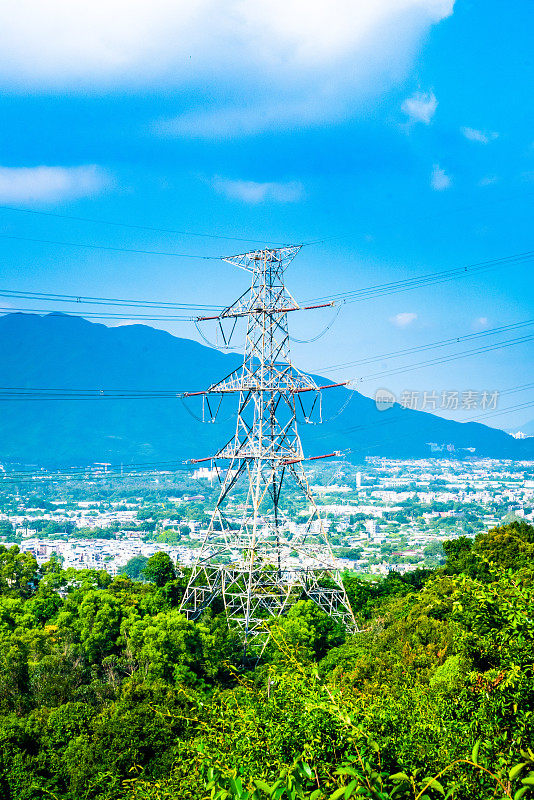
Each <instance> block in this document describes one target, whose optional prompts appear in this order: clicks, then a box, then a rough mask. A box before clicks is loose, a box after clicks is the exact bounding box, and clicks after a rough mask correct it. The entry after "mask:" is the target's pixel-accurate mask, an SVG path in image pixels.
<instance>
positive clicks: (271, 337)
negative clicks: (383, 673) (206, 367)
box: [181, 246, 355, 658]
mask: <svg viewBox="0 0 534 800" xmlns="http://www.w3.org/2000/svg"><path fill="white" fill-rule="evenodd" d="M299 250H300V246H288V247H282V248H279V249H264V250H256V251H253V252H249V253H244V254H241V255H237V256H233V257H229V258H225V259H224V260H225V261H228V262H229V263H231V264H234V265H236V266H238V267H240V268H242V269H244V270H246V271H248V272H249V273H250V274H251V277H252V280H251V287H250V289H249V290H248V291H246V292H245V293H244V294H243V295H242V296H241V297H240V298H239V299H238V300H237V301H236V302H235V303H234V304H233V305H231V306H229V307H227V308H226V309H224V311H223V312H222V313H221V314H220V315H219V316H218V317H203V318H199V320H203V319H216V320H217V321H218V324H222V321H223V320H229V323H227V324H230V325H231V326H232V330H233V329H234V327H235V324H236V322H237V320H238V318H240V317H244V318H246V324H247V331H246V340H245V351H244V358H243V364H242V366H241V367H240V368H239V369H237V370H235V371H234V372H232V373H231V374H230V375H228V376H227V377H226V378H224V379H223V380H221V381H219V382H218V383H215V384H213V385H212V386H210V387H209V389H208V390H207V391H206V392H201V393H196V392H195V393H191V394H204V395H208V396H209V395H212V394H215V395H219V397H220V398H222V396H223V395H226V394H228V393H235V394H237V395H238V396H239V405H238V411H237V424H236V431H235V435H234V436H233V437H232V438H231V439H230V441H229V442H227V443H226V444H225V445H224V446H223V447H222V448H221V449H220V450H219V451H218V452H217V453H216V454H215V455H214V456H211V457H208V458H202V459H194V460H193V461H194V463H198V462H200V461H211V460H213V462H214V463H215V464H218V462H219V460H225V462H226V463H227V464H228V469H227V471H226V472H225V473H223V474H224V477H223V478H221V488H220V493H219V497H218V500H217V504H216V507H215V510H214V512H213V515H212V517H211V521H210V524H209V527H208V530H207V532H206V534H205V536H204V539H203V542H202V546H201V549H200V550H199V554H198V557H197V559H196V562H195V565H194V567H193V570H192V574H191V577H190V579H189V582H188V585H187V588H186V590H185V593H184V597H183V601H182V604H181V610H182V611H183V613H185V614H186V615H187V617H188V618H189V619H196V618H198V617H199V616H200V614H201V613H202V612H203V610H204V609H206V608H207V607H208V606H209V605H210V604H211V603H212V602H213V601H214V600H215V599H216V598H221V599H222V601H223V603H224V607H225V609H226V614H227V618H228V621H229V623H234V624H236V625H237V626H238V628H239V629H240V631H241V635H242V638H243V643H244V655H245V657H248V658H250V657H251V656H252V657H253V658H254V657H259V655H261V652H262V650H263V648H264V647H265V644H266V643H267V640H268V636H269V634H268V627H267V625H266V624H265V623H266V619H268V618H269V617H278V616H281V615H283V614H284V613H285V612H287V610H288V609H289V608H290V607H291V605H292V604H293V603H295V602H296V601H297V600H299V599H301V598H310V599H312V600H313V601H314V602H315V603H316V604H317V605H318V606H319V607H320V608H321V609H323V610H324V611H326V612H327V613H328V614H330V615H331V616H332V617H334V618H336V619H338V620H340V621H341V622H343V623H344V624H345V625H346V626H348V627H350V628H353V627H354V625H355V623H354V616H353V613H352V610H351V608H350V605H349V602H348V600H347V596H346V593H345V590H344V588H343V584H342V582H341V578H340V575H339V572H338V570H337V569H336V566H335V559H334V556H333V554H332V550H331V547H330V544H329V542H328V537H327V534H326V531H325V528H324V525H323V522H322V520H321V517H320V514H319V510H318V508H317V505H316V504H315V501H314V499H313V497H312V494H311V492H310V487H309V485H308V481H307V478H306V474H305V471H304V469H303V466H302V461H303V460H304V453H303V450H302V445H301V441H300V438H299V435H298V431H297V401H298V402H300V403H301V405H302V398H301V397H300V396H301V395H302V394H303V393H306V392H313V393H315V394H314V395H312V398H314V400H313V403H312V405H313V404H314V403H315V402H316V401H317V398H318V396H319V391H320V389H321V388H327V387H319V386H317V384H316V383H315V381H314V380H313V379H312V378H311V377H310V376H308V375H305V374H303V373H302V372H300V371H299V370H297V369H296V368H295V367H294V366H293V365H292V364H291V360H290V347H289V332H288V321H287V315H288V313H289V312H292V311H297V310H299V309H300V306H299V305H298V304H297V303H296V301H295V300H294V298H293V297H292V296H291V294H290V293H289V292H288V290H287V289H286V287H285V284H284V272H285V269H286V267H287V266H288V265H289V263H290V262H291V261H292V260H293V258H294V257H295V255H296V254H297V253H298V251H299ZM336 385H337V384H336ZM330 455H337V453H335V454H330ZM240 479H241V481H244V482H245V484H247V485H248V488H247V493H246V500H245V502H244V504H243V506H242V514H241V520H240V524H239V527H238V528H236V527H235V524H234V525H232V523H231V522H229V521H228V519H227V517H226V514H225V506H226V503H227V499H228V497H229V495H230V494H231V492H232V489H234V487H236V484H237V482H238V481H240ZM289 481H291V483H292V484H293V486H294V487H296V488H297V489H298V490H299V491H300V492H302V494H303V496H304V498H305V499H306V502H307V505H308V511H307V517H308V518H307V523H306V524H305V525H303V526H301V528H300V530H297V531H296V532H294V533H293V536H292V538H291V535H289V536H288V535H284V533H283V532H282V528H283V526H284V524H286V525H287V520H285V519H284V515H283V513H282V512H281V511H280V509H279V501H280V497H281V492H282V487H283V485H287V483H288V482H289ZM292 551H293V555H294V553H295V551H296V552H297V553H298V556H299V566H295V565H294V563H289V562H290V561H292V562H294V561H295V559H294V558H293V559H292V560H291V559H290V556H289V554H290V553H291V552H292ZM288 560H289V561H288ZM221 562H225V563H221Z"/></svg>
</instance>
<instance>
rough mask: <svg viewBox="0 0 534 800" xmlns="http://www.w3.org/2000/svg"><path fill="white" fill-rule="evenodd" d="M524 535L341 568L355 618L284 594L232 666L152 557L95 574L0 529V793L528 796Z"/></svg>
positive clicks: (528, 556)
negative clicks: (424, 562)
mask: <svg viewBox="0 0 534 800" xmlns="http://www.w3.org/2000/svg"><path fill="white" fill-rule="evenodd" d="M533 548H534V528H532V527H531V526H529V525H527V524H525V523H513V524H511V525H507V526H503V527H500V528H496V529H494V530H493V531H490V532H489V533H487V534H479V535H478V536H477V537H476V539H475V540H470V539H458V540H452V541H450V542H448V543H446V544H445V553H446V555H447V562H446V564H445V565H444V566H443V567H440V568H438V569H436V570H434V571H431V570H424V571H423V570H418V571H416V572H413V573H408V574H407V575H405V576H401V575H399V574H396V573H390V575H389V576H388V577H387V578H385V579H383V580H381V581H377V582H369V581H364V580H361V579H359V578H356V577H354V576H347V577H346V587H347V591H348V593H349V595H350V598H351V602H352V603H353V607H354V610H355V612H356V614H357V617H358V621H359V625H360V628H361V632H359V633H357V634H354V635H349V636H347V635H346V634H345V632H344V631H343V630H341V629H340V628H339V627H338V626H337V625H336V624H334V623H333V622H332V620H331V619H330V618H329V617H326V616H325V615H324V614H323V613H322V612H321V611H320V610H319V609H318V608H317V607H316V606H315V605H314V604H313V603H312V602H311V601H306V600H302V601H300V602H299V603H298V604H297V605H296V606H294V607H293V608H292V609H291V611H290V612H289V613H288V615H287V617H285V618H284V619H282V620H280V621H279V622H278V623H276V624H275V625H273V626H272V637H271V641H270V644H269V646H268V648H267V650H266V651H265V653H264V657H263V659H262V661H261V663H260V664H259V665H258V666H257V667H256V668H255V669H248V670H244V669H243V668H242V666H241V648H240V645H239V641H238V639H237V637H236V636H235V634H234V633H233V632H232V631H228V629H227V626H226V623H225V620H224V618H223V617H222V615H218V614H217V613H210V614H206V615H205V617H204V618H203V619H202V620H201V621H199V622H196V623H193V622H188V621H187V620H186V619H185V618H184V616H183V615H182V614H180V613H179V610H178V608H179V604H180V598H181V596H182V591H183V582H184V576H182V575H180V574H179V573H178V574H177V573H176V572H175V570H174V568H173V566H172V564H170V563H169V561H168V560H166V559H165V558H162V556H161V555H158V556H157V557H156V556H154V557H152V559H149V562H148V563H147V564H143V565H142V569H143V575H144V577H145V578H146V579H147V580H144V581H133V580H132V579H131V578H130V577H128V576H126V575H124V576H119V577H117V578H115V579H114V580H112V579H111V578H110V576H109V575H107V573H105V572H93V571H84V572H74V571H72V570H67V571H63V570H62V569H61V566H60V564H59V563H57V561H51V562H49V563H48V564H46V565H45V566H44V567H42V568H38V566H37V563H36V562H35V560H34V559H33V557H32V556H31V555H28V554H24V553H22V552H19V550H18V548H16V547H12V548H10V549H6V548H4V547H0V797H1V798H5V800H15V798H16V800H45V798H50V797H52V798H56V800H82V798H83V800H93V799H94V800H119V798H121V800H166V799H167V798H176V800H182V798H184V799H185V800H187V799H188V798H189V799H190V800H193V799H194V800H200V798H209V797H211V798H219V799H220V800H224V799H225V798H228V800H229V799H230V798H234V799H236V800H252V799H253V798H254V800H260V798H266V797H272V798H275V800H283V798H289V799H292V798H308V800H321V799H322V798H331V800H338V798H341V797H343V798H346V800H348V799H349V798H351V797H369V798H378V799H379V798H382V800H388V799H393V798H397V799H398V800H402V799H403V798H412V800H414V799H415V798H416V799H417V800H424V799H425V798H426V800H432V799H433V798H438V797H442V796H447V797H449V798H456V800H486V799H487V798H488V799H489V798H491V797H495V798H499V799H500V798H505V797H510V798H514V797H515V798H516V800H519V798H521V797H528V796H530V793H531V792H532V789H531V787H534V773H533V767H534V765H533V761H534V753H533V752H532V751H531V750H529V747H530V746H531V742H532V732H533V724H534V682H533V660H534V659H533V656H534V647H533V645H534V626H533V620H532V609H533V607H534V580H533V579H534V570H533V567H532V555H533Z"/></svg>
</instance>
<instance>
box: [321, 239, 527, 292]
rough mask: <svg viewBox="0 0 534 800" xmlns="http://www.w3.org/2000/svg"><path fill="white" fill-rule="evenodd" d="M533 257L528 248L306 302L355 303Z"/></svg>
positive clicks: (520, 261)
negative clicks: (486, 259) (506, 254)
mask: <svg viewBox="0 0 534 800" xmlns="http://www.w3.org/2000/svg"><path fill="white" fill-rule="evenodd" d="M533 258H534V250H529V251H526V252H524V253H517V254H514V255H510V256H502V257H501V258H495V259H491V260H489V261H482V262H478V263H475V264H468V265H466V266H464V267H455V268H453V269H450V270H442V271H440V272H431V273H427V274H425V275H419V276H416V277H413V278H405V279H402V280H398V281H390V282H388V283H379V284H374V285H372V286H366V287H362V288H361V289H353V290H350V291H346V292H338V293H337V294H334V295H328V296H327V295H324V296H323V297H314V298H312V299H311V300H307V301H306V302H310V303H315V302H321V301H323V300H332V301H335V302H345V303H356V302H360V301H362V300H369V299H373V298H376V297H383V296H385V295H388V294H395V293H397V292H403V291H407V290H409V289H419V288H421V287H422V286H427V285H432V284H434V283H443V282H445V281H450V280H454V279H456V278H461V277H464V276H465V275H468V274H471V273H476V272H481V271H484V270H489V269H493V268H496V267H500V266H507V265H512V264H521V263H526V262H528V261H531V260H532V259H533Z"/></svg>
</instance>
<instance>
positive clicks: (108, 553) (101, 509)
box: [0, 458, 534, 576]
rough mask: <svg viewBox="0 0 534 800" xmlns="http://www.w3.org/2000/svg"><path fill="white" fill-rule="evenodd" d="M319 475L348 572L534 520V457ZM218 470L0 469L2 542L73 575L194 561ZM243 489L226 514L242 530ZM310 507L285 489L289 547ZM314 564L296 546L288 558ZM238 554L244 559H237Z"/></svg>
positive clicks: (408, 562) (415, 563)
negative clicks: (166, 560)
mask: <svg viewBox="0 0 534 800" xmlns="http://www.w3.org/2000/svg"><path fill="white" fill-rule="evenodd" d="M308 478H309V481H310V484H311V489H312V492H313V495H314V497H315V500H316V502H317V505H318V506H319V509H320V512H321V516H322V519H323V524H324V525H325V528H326V530H327V531H328V536H329V540H330V543H331V546H332V551H333V554H334V556H335V559H336V562H337V566H338V567H339V569H341V570H350V571H353V572H356V573H359V574H362V575H371V576H372V575H385V574H387V573H388V572H389V571H391V570H395V571H397V572H401V573H404V572H408V571H411V570H415V569H417V568H420V567H434V566H437V565H438V564H440V563H441V562H442V560H443V548H442V542H443V541H445V540H447V539H453V538H457V537H460V536H468V537H474V536H475V535H476V534H477V533H480V532H481V531H484V530H488V529H489V528H492V527H495V526H496V525H500V524H502V523H504V522H507V521H510V520H512V519H526V520H529V521H532V520H534V462H511V461H498V460H489V459H487V460H484V459H471V460H453V459H450V460H446V459H434V458H432V459H427V460H417V461H415V460H414V461H396V460H390V459H385V458H369V459H367V460H366V462H365V463H364V464H362V465H359V466H358V465H352V464H349V463H347V462H341V461H337V462H334V463H330V464H329V465H328V466H326V467H321V468H315V469H310V470H309V473H308ZM218 487H219V481H218V476H217V474H216V471H215V470H211V469H208V468H202V469H198V470H195V471H194V472H192V473H190V472H176V473H173V472H158V473H151V474H150V475H146V474H142V473H139V474H135V473H127V474H121V475H114V474H111V473H109V472H108V471H107V467H106V466H105V465H104V466H102V465H98V466H96V467H94V468H92V469H91V470H89V471H88V472H86V473H84V475H83V476H72V475H71V476H64V475H60V474H54V473H47V472H44V471H41V472H36V473H32V474H31V476H27V477H20V474H19V477H17V478H14V477H13V476H12V474H10V471H9V470H8V469H7V468H4V470H3V471H2V472H1V473H0V501H1V505H0V509H1V511H0V542H1V543H2V544H4V545H5V546H10V545H13V544H16V545H18V546H19V547H20V549H21V550H24V551H25V552H30V553H32V554H33V555H34V556H35V557H36V559H37V561H38V563H40V564H42V563H44V562H46V561H48V560H50V558H53V557H57V558H58V559H59V560H60V561H61V563H62V565H63V567H64V568H65V569H67V568H69V567H72V568H75V569H78V570H79V569H104V570H107V571H108V572H109V573H110V574H111V575H113V576H115V575H117V574H120V573H121V572H124V571H125V570H126V569H127V565H128V564H129V563H131V561H132V559H138V558H139V556H141V557H145V558H148V557H150V556H151V555H153V554H154V553H155V552H158V551H165V552H167V553H168V554H169V556H170V557H171V559H172V560H173V561H174V562H175V563H177V564H178V565H180V566H184V567H188V566H191V565H192V564H193V563H194V561H195V558H196V555H197V554H198V550H199V548H200V546H201V543H202V540H203V539H204V536H205V533H206V530H207V527H208V525H209V520H210V516H211V512H212V511H213V508H214V506H215V502H216V498H217V494H218ZM244 499H245V495H244V490H243V492H242V494H240V492H239V489H238V490H237V491H236V492H234V493H233V495H232V502H231V503H230V504H229V505H227V507H226V518H227V519H228V521H229V522H230V523H235V524H236V525H238V524H239V520H240V514H241V511H242V507H243V502H244ZM309 512H310V509H309V507H308V506H307V505H306V504H305V501H303V500H302V499H301V495H297V493H295V495H294V496H293V495H292V493H291V491H288V492H286V494H285V495H284V497H283V500H282V502H281V515H280V519H281V527H282V529H283V531H284V534H285V539H286V541H288V543H289V545H288V546H289V548H290V540H291V536H292V535H293V534H295V533H297V532H298V531H299V530H300V529H301V528H302V526H304V525H306V523H307V520H308V517H309ZM285 555H286V557H287V558H288V559H289V563H291V560H292V561H293V563H294V564H295V566H297V565H300V566H306V564H305V563H303V559H302V557H301V556H299V554H298V553H297V552H296V551H291V550H290V549H289V551H288V552H287V553H286V554H285ZM235 557H236V558H238V557H239V554H238V553H236V554H235Z"/></svg>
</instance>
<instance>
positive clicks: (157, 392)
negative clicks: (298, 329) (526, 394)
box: [0, 323, 534, 400]
mask: <svg viewBox="0 0 534 800" xmlns="http://www.w3.org/2000/svg"><path fill="white" fill-rule="evenodd" d="M521 324H523V323H521ZM524 324H527V323H524ZM533 339H534V333H532V334H527V335H525V336H520V337H516V338H514V339H508V340H506V341H504V342H496V343H494V344H488V345H483V346H482V347H478V348H474V349H472V350H465V351H463V352H461V353H453V354H450V355H448V356H444V357H441V358H437V359H430V360H428V361H421V362H418V363H416V364H408V365H406V366H403V367H398V368H393V369H391V370H383V371H382V372H378V373H374V374H372V375H366V376H363V377H360V378H352V379H350V380H349V381H347V383H350V384H358V383H362V382H364V381H368V380H373V379H375V378H382V377H386V376H389V375H400V374H404V373H405V372H411V371H413V370H415V369H420V368H422V367H425V366H434V365H438V364H443V363H447V362H449V361H455V360H457V359H461V358H467V357H469V356H471V355H478V354H481V353H487V352H490V351H493V350H500V349H502V348H505V347H512V346H515V345H518V344H523V343H525V342H529V341H532V340H533ZM530 385H531V384H524V387H525V388H528V387H529V386H530ZM516 390H518V389H514V391H516ZM187 394H188V392H187V391H186V390H183V389H124V388H116V389H102V388H93V389H91V388H86V389H84V388H67V387H63V388H43V387H16V386H11V387H8V386H6V387H0V399H8V400H27V399H40V400H42V399H54V400H55V399H68V400H75V399H81V400H98V399H112V400H113V399H145V400H146V399H163V398H170V399H179V398H181V397H182V396H187Z"/></svg>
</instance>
